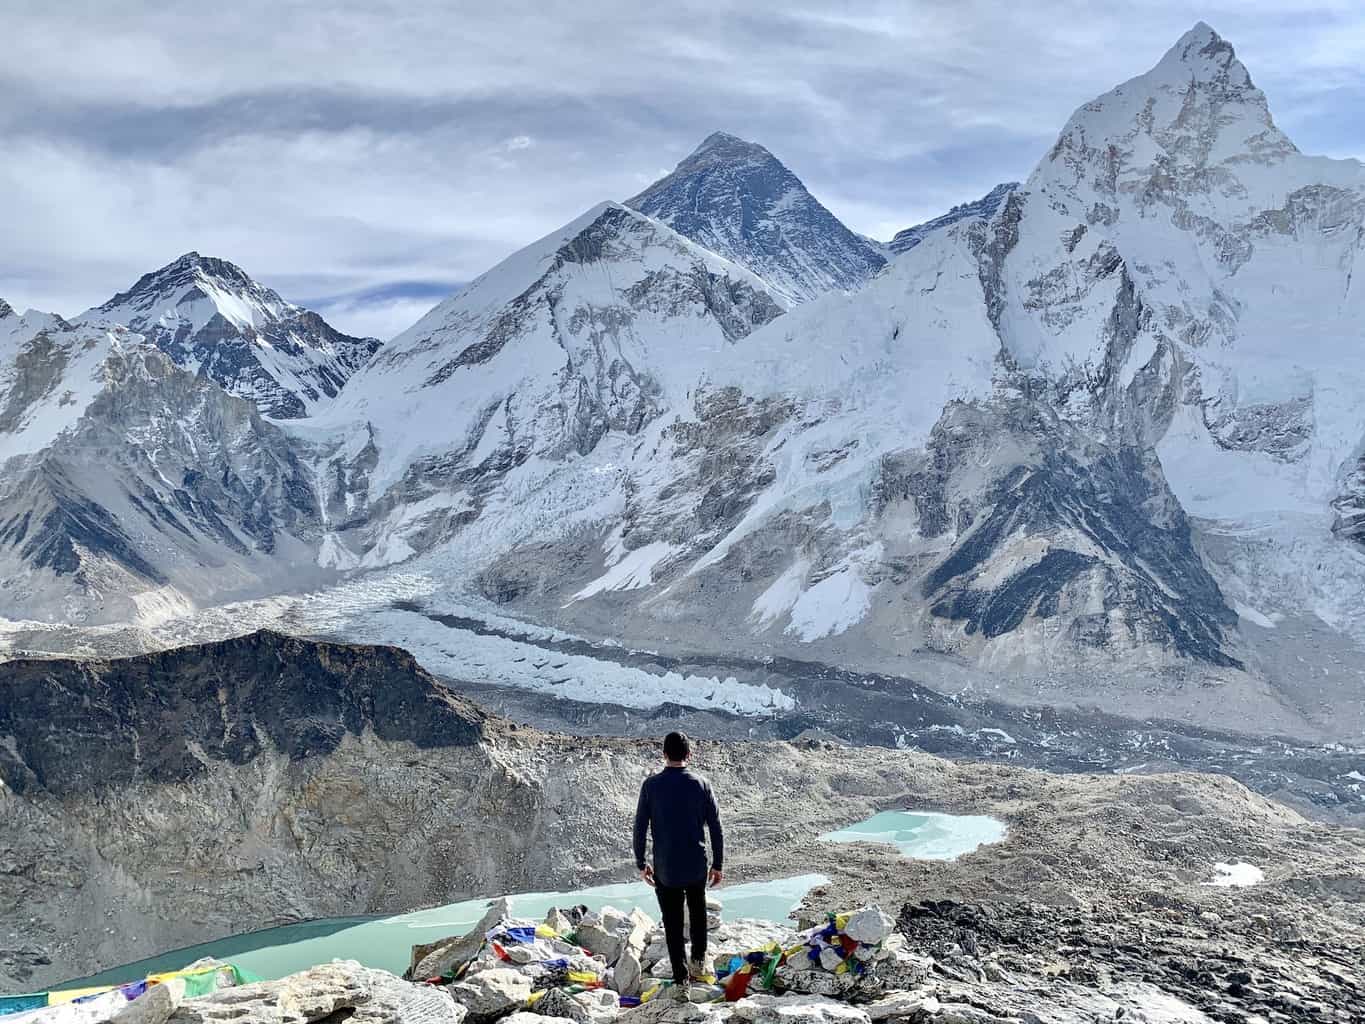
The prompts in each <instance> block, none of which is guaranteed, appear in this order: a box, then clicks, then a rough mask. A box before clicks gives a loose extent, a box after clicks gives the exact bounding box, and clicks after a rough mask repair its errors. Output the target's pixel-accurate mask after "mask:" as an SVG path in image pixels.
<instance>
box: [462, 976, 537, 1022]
mask: <svg viewBox="0 0 1365 1024" xmlns="http://www.w3.org/2000/svg"><path fill="white" fill-rule="evenodd" d="M447 991H448V992H449V993H450V995H451V998H453V999H454V1000H455V1001H456V1002H457V1003H459V1004H461V1005H462V1006H464V1008H465V1009H466V1010H468V1011H469V1021H470V1024H489V1022H490V1021H495V1020H497V1019H498V1018H500V1017H505V1016H506V1015H507V1014H509V1013H511V1012H512V1011H513V1010H516V1009H519V1008H521V1007H524V1006H525V1005H526V1000H527V998H528V997H529V996H530V995H531V980H530V979H529V978H527V977H526V976H525V975H524V974H522V973H520V972H519V971H515V970H512V969H510V968H504V967H495V968H493V969H491V970H487V971H479V972H478V973H477V974H469V975H466V976H465V978H464V980H463V981H458V982H456V983H455V984H453V985H451V986H450V987H449V988H448V989H447Z"/></svg>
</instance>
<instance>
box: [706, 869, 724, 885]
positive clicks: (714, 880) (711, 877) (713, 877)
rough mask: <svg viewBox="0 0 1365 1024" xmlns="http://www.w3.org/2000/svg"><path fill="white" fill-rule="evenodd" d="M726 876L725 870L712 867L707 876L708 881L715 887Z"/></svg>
mask: <svg viewBox="0 0 1365 1024" xmlns="http://www.w3.org/2000/svg"><path fill="white" fill-rule="evenodd" d="M724 877H725V872H723V871H721V870H720V869H719V868H712V869H711V873H710V874H708V875H707V876H706V881H707V882H708V883H709V884H710V886H711V888H713V889H714V888H715V887H716V886H718V885H720V883H721V880H722V879H723V878H724Z"/></svg>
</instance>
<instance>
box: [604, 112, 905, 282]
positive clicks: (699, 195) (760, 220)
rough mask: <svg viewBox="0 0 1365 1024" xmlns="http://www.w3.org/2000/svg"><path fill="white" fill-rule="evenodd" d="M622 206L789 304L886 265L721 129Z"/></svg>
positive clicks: (766, 160) (771, 164)
mask: <svg viewBox="0 0 1365 1024" xmlns="http://www.w3.org/2000/svg"><path fill="white" fill-rule="evenodd" d="M626 205H627V206H631V207H634V208H635V209H637V210H639V211H640V212H642V213H645V214H648V215H649V216H651V217H654V218H655V219H657V220H661V221H663V222H664V223H665V224H667V225H668V226H669V227H671V228H672V229H673V230H674V231H677V232H678V233H679V234H682V235H685V236H686V237H688V238H690V239H692V241H694V242H697V243H698V244H700V245H703V246H705V247H706V248H707V249H710V250H711V251H712V252H715V253H719V254H720V255H721V256H724V257H725V258H726V259H728V260H732V261H733V262H735V263H738V264H739V265H740V266H742V267H746V268H748V269H749V270H752V271H753V272H754V273H755V274H757V275H758V276H759V277H761V278H763V280H764V281H766V282H767V283H768V284H769V286H771V287H772V288H773V289H774V290H775V291H777V292H779V293H780V294H782V295H783V296H785V297H787V298H788V299H791V300H793V301H796V302H804V301H806V300H809V299H813V298H815V297H816V296H818V295H823V294H825V293H826V292H831V291H836V292H850V291H856V290H857V289H858V288H860V287H862V285H863V284H864V283H865V282H866V281H867V280H868V279H869V278H871V277H872V276H873V275H874V274H876V273H877V271H879V270H880V269H881V268H882V267H883V266H884V265H885V264H886V255H885V253H884V252H883V251H882V247H881V246H880V245H878V244H877V243H876V242H873V241H872V240H870V239H867V238H864V237H862V236H861V235H857V234H854V233H853V232H852V231H850V230H849V229H848V228H846V227H844V225H843V224H842V223H840V222H839V219H838V218H837V217H835V216H834V215H833V214H832V213H830V212H829V211H828V210H827V209H825V207H823V206H822V205H820V203H819V201H818V200H816V198H815V197H814V196H812V195H811V194H810V193H809V192H808V191H806V186H805V185H803V184H802V183H801V179H799V178H798V177H797V176H796V175H795V174H793V173H792V172H791V171H789V170H788V169H787V168H786V167H785V166H783V165H782V163H781V161H779V160H778V159H777V158H776V157H774V156H773V155H772V154H771V153H769V152H768V151H767V150H766V149H764V148H763V147H762V146H759V145H756V144H755V143H752V142H745V141H744V140H743V139H738V138H735V136H733V135H727V134H726V133H725V132H715V133H714V134H712V135H709V136H707V138H706V139H705V141H703V142H702V144H701V145H700V146H698V147H697V149H696V150H695V151H694V152H693V153H692V154H691V155H690V156H689V157H687V159H685V160H683V162H682V163H680V164H678V166H677V167H676V168H675V169H674V171H673V173H672V174H669V175H668V176H666V177H664V178H661V179H660V180H658V181H656V182H655V183H654V184H653V185H651V186H650V187H649V188H647V189H645V190H644V191H643V192H641V193H640V194H639V195H638V196H635V197H634V198H633V199H628V200H627V201H626Z"/></svg>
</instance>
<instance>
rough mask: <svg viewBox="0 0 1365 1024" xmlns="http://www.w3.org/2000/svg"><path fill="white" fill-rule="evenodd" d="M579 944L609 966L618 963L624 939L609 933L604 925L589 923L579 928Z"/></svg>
mask: <svg viewBox="0 0 1365 1024" xmlns="http://www.w3.org/2000/svg"><path fill="white" fill-rule="evenodd" d="M576 934H577V936H578V944H579V945H580V946H582V947H583V948H584V949H586V950H587V951H588V952H589V953H592V954H594V955H595V956H600V957H602V958H603V959H605V960H606V961H607V963H609V964H613V963H615V962H616V958H617V957H618V956H620V954H621V942H622V940H623V938H624V936H622V935H618V934H617V933H616V932H612V931H608V930H607V928H606V926H605V925H604V924H599V923H597V922H587V921H585V922H584V923H583V924H580V925H579V926H578V931H577V933H576Z"/></svg>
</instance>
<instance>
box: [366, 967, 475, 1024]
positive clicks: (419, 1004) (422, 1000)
mask: <svg viewBox="0 0 1365 1024" xmlns="http://www.w3.org/2000/svg"><path fill="white" fill-rule="evenodd" d="M358 974H359V977H360V978H361V980H362V981H364V983H365V984H366V985H367V986H368V987H369V989H370V1001H369V1002H368V1003H366V1004H365V1005H363V1006H361V1007H358V1008H357V1010H356V1013H355V1016H353V1017H352V1018H351V1020H350V1022H349V1024H361V1022H368V1024H404V1022H408V1021H411V1022H412V1024H463V1022H464V1019H465V1017H466V1016H467V1011H466V1010H465V1008H464V1007H463V1006H461V1005H460V1004H459V1003H457V1002H455V1000H454V999H452V998H451V996H450V993H449V992H447V991H446V990H445V989H443V988H437V987H435V986H433V985H415V984H413V983H411V982H407V981H404V980H403V979H402V978H399V977H397V976H396V975H393V974H390V973H389V972H388V971H380V970H375V969H374V968H370V967H365V968H361V970H360V971H359V972H358Z"/></svg>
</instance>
